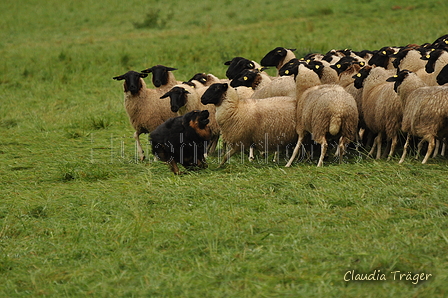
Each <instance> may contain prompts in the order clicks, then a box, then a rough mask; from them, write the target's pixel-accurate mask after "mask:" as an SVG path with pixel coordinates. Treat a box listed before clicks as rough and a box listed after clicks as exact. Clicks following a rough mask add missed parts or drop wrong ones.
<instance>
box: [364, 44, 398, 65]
mask: <svg viewBox="0 0 448 298" xmlns="http://www.w3.org/2000/svg"><path fill="white" fill-rule="evenodd" d="M394 53H395V50H394V49H392V48H390V47H384V48H382V49H381V50H379V51H378V52H376V53H375V54H373V56H372V58H370V60H369V65H376V66H380V67H384V68H387V64H388V63H389V59H390V57H389V55H392V54H394Z"/></svg>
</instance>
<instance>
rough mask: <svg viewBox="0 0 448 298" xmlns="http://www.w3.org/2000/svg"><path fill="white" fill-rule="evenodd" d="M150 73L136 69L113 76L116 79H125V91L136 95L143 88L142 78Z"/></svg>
mask: <svg viewBox="0 0 448 298" xmlns="http://www.w3.org/2000/svg"><path fill="white" fill-rule="evenodd" d="M147 76H148V75H147V74H145V73H140V72H136V71H132V70H131V71H128V72H127V73H125V74H124V75H121V76H116V77H113V79H114V80H117V81H121V80H124V84H123V86H124V92H131V94H132V95H136V94H138V93H139V92H140V89H142V82H141V81H140V78H146V77H147Z"/></svg>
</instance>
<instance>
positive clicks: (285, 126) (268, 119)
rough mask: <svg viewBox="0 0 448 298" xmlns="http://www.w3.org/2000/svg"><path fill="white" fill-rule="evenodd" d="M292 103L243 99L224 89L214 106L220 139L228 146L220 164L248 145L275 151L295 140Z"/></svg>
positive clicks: (287, 99)
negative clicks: (219, 101)
mask: <svg viewBox="0 0 448 298" xmlns="http://www.w3.org/2000/svg"><path fill="white" fill-rule="evenodd" d="M295 108H296V100H295V98H293V97H270V98H265V99H262V100H256V99H244V98H242V97H240V96H239V94H238V93H237V91H236V90H235V89H234V88H231V87H228V88H227V90H226V92H225V93H224V94H223V95H222V99H221V103H219V104H217V105H216V120H217V121H218V124H219V126H220V127H221V133H222V138H223V140H224V141H225V142H226V143H227V145H229V146H230V148H231V149H230V150H229V152H228V153H227V154H226V155H225V156H224V158H223V160H222V162H221V165H222V164H224V163H225V162H226V161H227V160H228V159H229V158H230V157H231V156H232V155H233V154H234V153H236V152H238V151H239V150H244V149H245V148H249V147H251V146H255V147H256V148H259V149H263V150H265V151H267V150H277V149H278V146H282V147H285V146H288V145H289V144H291V143H294V142H295V141H296V139H297V134H296V132H295V129H294V127H295V119H296V115H295V114H296V113H295Z"/></svg>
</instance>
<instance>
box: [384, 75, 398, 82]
mask: <svg viewBox="0 0 448 298" xmlns="http://www.w3.org/2000/svg"><path fill="white" fill-rule="evenodd" d="M397 78H398V76H397V75H394V76H392V77H390V78H388V79H387V80H386V82H396V81H397Z"/></svg>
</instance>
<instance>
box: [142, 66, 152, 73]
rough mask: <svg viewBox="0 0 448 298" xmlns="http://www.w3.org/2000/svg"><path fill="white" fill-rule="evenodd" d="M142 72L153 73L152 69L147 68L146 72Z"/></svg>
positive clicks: (144, 71)
mask: <svg viewBox="0 0 448 298" xmlns="http://www.w3.org/2000/svg"><path fill="white" fill-rule="evenodd" d="M141 72H143V73H151V72H152V67H151V68H147V69H145V70H142V71H141Z"/></svg>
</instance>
